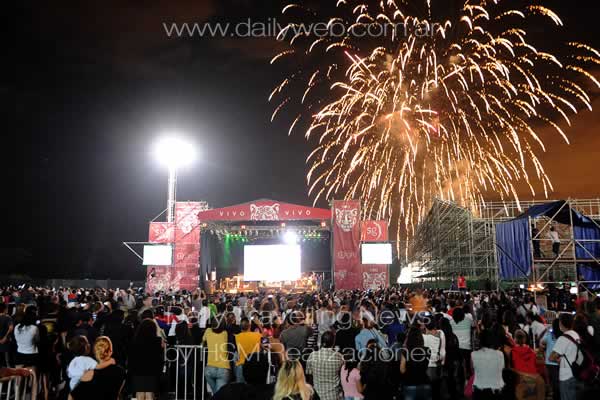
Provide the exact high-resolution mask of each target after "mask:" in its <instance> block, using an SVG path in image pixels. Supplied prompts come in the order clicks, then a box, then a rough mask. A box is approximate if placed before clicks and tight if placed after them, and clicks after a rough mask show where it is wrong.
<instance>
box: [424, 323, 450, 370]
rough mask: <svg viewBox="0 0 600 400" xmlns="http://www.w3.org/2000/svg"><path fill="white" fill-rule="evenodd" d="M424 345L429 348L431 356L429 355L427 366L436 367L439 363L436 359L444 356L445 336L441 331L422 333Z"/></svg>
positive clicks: (438, 359)
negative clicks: (433, 333)
mask: <svg viewBox="0 0 600 400" xmlns="http://www.w3.org/2000/svg"><path fill="white" fill-rule="evenodd" d="M423 341H424V342H425V347H428V348H429V351H430V352H431V356H430V357H429V366H430V367H437V366H438V365H440V363H438V361H440V360H443V359H444V358H446V337H445V336H444V332H443V331H438V333H437V335H430V334H425V335H423Z"/></svg>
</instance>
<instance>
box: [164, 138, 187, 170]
mask: <svg viewBox="0 0 600 400" xmlns="http://www.w3.org/2000/svg"><path fill="white" fill-rule="evenodd" d="M154 154H155V156H156V159H157V160H158V161H159V162H160V163H161V164H163V165H165V166H167V167H169V168H179V167H182V166H185V165H188V164H191V163H192V162H193V161H194V159H195V158H196V152H195V150H194V147H193V146H192V145H191V144H189V143H186V142H184V141H183V140H181V139H178V138H175V137H165V138H163V139H160V140H159V141H158V142H156V144H155V146H154Z"/></svg>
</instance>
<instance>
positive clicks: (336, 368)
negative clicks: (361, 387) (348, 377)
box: [306, 331, 344, 400]
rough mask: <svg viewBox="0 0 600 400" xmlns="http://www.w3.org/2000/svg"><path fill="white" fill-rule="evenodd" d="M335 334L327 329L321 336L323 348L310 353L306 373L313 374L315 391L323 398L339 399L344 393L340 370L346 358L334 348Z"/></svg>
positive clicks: (327, 399)
mask: <svg viewBox="0 0 600 400" xmlns="http://www.w3.org/2000/svg"><path fill="white" fill-rule="evenodd" d="M334 344H335V336H334V334H333V333H332V332H330V331H326V332H324V333H323V335H322V336H321V348H320V349H319V350H317V351H315V352H313V353H311V354H310V356H309V357H308V360H307V362H306V374H307V375H310V376H312V378H313V385H314V389H315V392H316V393H317V395H318V396H319V398H320V399H321V400H337V399H338V398H339V397H340V396H341V395H342V386H341V382H340V370H341V368H342V365H344V359H343V357H342V355H341V354H340V353H338V352H337V351H335V350H334V349H333V346H334Z"/></svg>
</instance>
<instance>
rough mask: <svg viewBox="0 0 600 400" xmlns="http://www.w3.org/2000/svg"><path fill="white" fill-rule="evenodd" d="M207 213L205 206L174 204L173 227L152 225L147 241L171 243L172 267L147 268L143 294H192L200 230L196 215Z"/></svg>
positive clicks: (196, 269)
mask: <svg viewBox="0 0 600 400" xmlns="http://www.w3.org/2000/svg"><path fill="white" fill-rule="evenodd" d="M206 209H208V206H207V204H206V203H205V202H178V203H175V224H174V225H169V224H168V223H166V222H151V223H150V232H149V239H148V241H149V242H151V243H174V246H175V249H174V252H173V253H174V254H173V257H174V265H172V266H166V267H165V266H149V267H148V268H147V273H146V291H147V292H149V293H154V292H158V291H161V290H169V289H173V290H183V289H186V290H194V289H196V288H197V287H198V283H199V276H198V269H199V267H200V230H201V224H200V221H199V220H198V213H200V212H202V211H205V210H206Z"/></svg>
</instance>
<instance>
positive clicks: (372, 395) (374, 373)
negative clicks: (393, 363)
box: [358, 339, 394, 400]
mask: <svg viewBox="0 0 600 400" xmlns="http://www.w3.org/2000/svg"><path fill="white" fill-rule="evenodd" d="M358 390H359V392H360V393H361V394H362V395H363V398H364V399H365V400H371V399H373V400H377V399H385V398H387V397H389V395H390V393H392V392H394V387H393V385H392V383H391V379H390V374H389V368H388V366H387V363H386V362H385V361H383V360H382V357H381V353H380V349H379V348H378V347H377V341H376V340H375V339H373V340H372V341H371V345H370V346H367V347H366V349H365V351H364V352H363V354H362V358H361V362H360V382H359V387H358Z"/></svg>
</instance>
